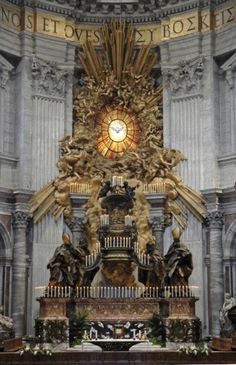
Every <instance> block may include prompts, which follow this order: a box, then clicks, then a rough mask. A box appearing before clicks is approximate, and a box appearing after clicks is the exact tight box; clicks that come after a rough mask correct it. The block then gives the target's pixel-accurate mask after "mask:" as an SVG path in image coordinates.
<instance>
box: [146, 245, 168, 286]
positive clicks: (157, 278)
mask: <svg viewBox="0 0 236 365" xmlns="http://www.w3.org/2000/svg"><path fill="white" fill-rule="evenodd" d="M147 254H149V256H150V264H152V265H153V269H152V270H150V271H149V272H148V275H147V282H146V286H147V287H150V286H158V287H159V288H160V287H162V286H163V283H164V277H165V268H164V261H163V258H162V257H161V254H160V251H159V249H158V248H157V247H156V245H155V243H148V244H147Z"/></svg>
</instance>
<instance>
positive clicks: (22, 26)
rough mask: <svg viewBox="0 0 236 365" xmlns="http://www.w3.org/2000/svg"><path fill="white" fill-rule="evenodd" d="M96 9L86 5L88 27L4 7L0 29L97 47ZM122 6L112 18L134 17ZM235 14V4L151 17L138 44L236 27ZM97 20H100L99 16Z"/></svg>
mask: <svg viewBox="0 0 236 365" xmlns="http://www.w3.org/2000/svg"><path fill="white" fill-rule="evenodd" d="M97 5H98V4H96V6H94V4H92V5H91V4H86V9H88V7H89V8H90V10H89V14H90V24H88V23H87V24H86V23H83V22H81V19H80V18H78V19H76V20H75V21H74V20H73V21H72V20H70V19H69V18H68V17H67V16H65V14H57V15H55V13H54V12H53V11H50V12H49V11H48V12H40V11H37V12H35V10H34V9H32V8H27V10H25V11H24V12H22V11H21V9H20V7H16V6H14V7H13V6H11V5H8V4H3V5H0V19H1V27H2V28H6V29H12V30H14V31H18V32H21V31H27V32H35V33H40V34H44V35H48V36H51V37H58V38H63V39H65V40H67V41H71V42H75V43H77V44H83V43H84V42H86V41H87V40H91V41H92V42H93V43H94V44H97V45H99V44H100V37H99V28H100V25H98V24H91V23H92V20H93V14H94V19H95V17H96V16H97ZM152 5H153V4H152ZM161 5H162V4H161ZM167 5H168V4H167ZM83 6H84V3H83V4H82V3H81V7H83ZM99 6H101V14H107V16H109V14H110V8H108V7H107V4H100V5H99ZM119 6H120V5H119V4H114V10H113V14H114V13H115V14H117V15H121V14H122V15H123V14H127V15H129V14H133V11H134V10H133V6H132V4H127V9H126V10H125V12H124V11H123V10H122V9H119ZM125 6H126V5H125ZM155 6H157V5H155V4H154V8H155ZM150 9H151V8H150V7H149V10H150ZM48 10H51V9H48ZM86 11H87V10H86ZM146 11H147V7H145V6H143V4H139V13H140V15H141V14H145V12H146ZM78 14H80V15H78V16H79V17H80V16H81V13H79V12H78ZM235 14H236V4H232V5H231V6H229V5H228V6H227V5H226V6H224V7H220V8H217V7H216V8H215V9H214V10H210V9H204V10H201V11H199V9H198V10H196V11H193V10H189V12H186V11H185V12H184V13H182V14H177V15H169V17H168V18H166V17H165V19H164V18H163V19H161V16H160V17H158V18H157V19H156V17H155V16H154V17H153V16H152V18H153V19H152V20H151V16H149V17H148V19H149V18H150V19H149V20H148V24H142V25H140V24H137V26H136V43H137V44H140V45H141V44H147V43H149V42H152V43H153V45H154V46H155V45H157V44H159V43H160V42H161V41H165V40H168V39H172V38H177V37H182V36H185V35H189V34H193V33H198V32H208V31H209V32H210V31H211V30H216V31H217V30H220V29H222V28H224V27H226V26H229V25H231V24H232V23H234V22H235V21H236V15H235ZM154 15H155V14H154ZM97 19H99V16H98V17H97ZM145 19H146V18H145V17H144V18H143V19H142V23H145V21H146V20H145ZM151 22H153V24H151ZM94 23H95V21H94ZM139 23H140V21H139Z"/></svg>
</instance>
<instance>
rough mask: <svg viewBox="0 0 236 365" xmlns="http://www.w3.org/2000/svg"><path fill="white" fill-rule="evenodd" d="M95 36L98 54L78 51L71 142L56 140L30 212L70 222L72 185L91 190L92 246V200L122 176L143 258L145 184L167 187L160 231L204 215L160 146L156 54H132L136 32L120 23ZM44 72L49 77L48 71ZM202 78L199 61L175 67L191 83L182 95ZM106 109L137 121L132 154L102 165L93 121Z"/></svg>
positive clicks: (95, 209) (93, 233) (91, 228)
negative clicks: (45, 181)
mask: <svg viewBox="0 0 236 365" xmlns="http://www.w3.org/2000/svg"><path fill="white" fill-rule="evenodd" d="M100 34H101V38H102V39H103V52H101V51H100V52H98V51H97V50H96V49H95V48H94V46H93V45H92V43H90V42H87V43H86V44H85V45H84V46H83V50H82V51H81V52H80V62H81V64H82V66H83V67H84V69H85V72H86V76H84V77H82V79H81V82H80V85H79V86H76V88H75V90H74V124H73V135H72V136H65V137H64V138H63V139H62V140H61V141H60V150H61V157H60V159H59V161H58V163H57V167H58V170H59V176H58V177H57V178H56V179H55V180H54V181H53V182H52V183H50V184H49V185H48V186H46V187H45V188H44V189H43V190H42V191H41V192H39V193H36V194H35V196H34V197H33V199H32V201H31V203H32V212H33V213H34V215H35V217H34V221H36V222H37V221H38V220H39V219H41V217H42V216H43V215H44V214H45V213H46V212H48V211H49V210H51V211H52V212H53V214H54V216H55V218H58V217H59V216H60V215H61V214H62V213H63V214H64V216H65V217H66V218H67V219H70V218H71V216H72V207H71V201H70V184H71V183H87V184H90V185H91V197H90V199H89V200H88V203H87V204H86V206H85V211H86V218H87V221H88V223H87V233H88V241H89V246H90V247H95V246H96V243H97V241H98V235H97V230H98V227H99V216H100V215H101V214H102V208H101V206H100V201H99V199H98V193H99V190H100V187H101V185H102V183H103V182H105V181H108V180H111V177H112V176H113V175H122V176H123V178H124V179H125V180H127V181H129V183H131V185H130V186H137V185H138V186H139V187H138V189H136V200H135V204H134V209H133V214H134V216H135V219H136V225H137V230H138V237H139V238H138V239H139V241H140V242H139V246H140V249H142V250H143V251H145V248H146V244H147V243H148V242H153V240H154V237H153V232H152V227H151V225H150V222H149V221H148V217H149V204H148V202H147V200H146V199H145V194H144V189H143V186H144V184H158V183H159V182H160V181H161V182H162V185H163V186H164V187H165V188H164V191H163V190H162V192H164V193H165V194H166V195H167V201H166V206H165V219H166V221H165V224H170V223H171V217H172V216H174V217H175V218H176V221H177V223H178V224H179V225H180V226H181V227H182V228H185V227H186V225H187V223H186V221H187V218H186V216H187V215H186V210H190V211H191V212H192V213H193V214H194V215H195V216H196V217H197V218H198V219H199V220H201V221H202V219H203V216H204V215H205V213H206V210H205V207H204V199H203V198H202V197H201V195H200V194H198V193H196V192H195V191H193V190H192V189H191V188H189V187H187V186H186V185H185V184H184V183H183V181H182V179H181V178H180V177H179V176H178V175H177V174H176V173H174V172H173V169H174V168H175V167H176V166H177V165H178V164H179V163H180V162H181V161H183V160H185V156H184V155H183V154H182V153H181V152H180V151H179V150H176V149H168V148H166V147H164V146H163V126H162V87H161V86H159V87H156V86H155V85H154V83H153V79H152V78H151V77H150V73H151V70H152V68H153V65H154V64H155V62H156V54H155V52H154V51H153V50H152V49H151V46H143V47H142V48H141V49H140V50H139V51H137V50H135V49H134V28H133V27H132V26H131V25H129V26H127V25H126V24H125V23H122V22H120V23H111V24H110V25H106V26H104V27H103V28H102V29H101V31H100ZM114 37H118V38H119V37H120V39H122V42H121V43H119V42H118V41H117V42H118V43H119V44H123V49H122V52H121V49H118V48H117V47H116V44H118V43H117V42H112V39H113V38H114ZM134 53H135V54H136V57H135V58H134V57H133V55H134ZM104 65H105V66H104ZM190 66H191V67H190ZM44 67H45V70H47V68H48V66H47V65H46V66H44ZM34 70H35V71H34V72H35V75H36V76H37V75H38V72H41V71H40V68H39V69H38V66H37V62H36V64H35V65H34ZM45 72H46V71H45ZM50 72H51V71H50ZM50 72H49V76H48V77H49V79H50V80H51V79H52V78H53V74H51V73H50ZM202 72H203V64H202V63H201V61H200V60H198V61H197V62H196V63H195V64H194V66H192V65H189V64H188V63H186V64H185V65H181V66H180V70H179V72H178V75H179V76H178V78H179V79H189V82H188V89H191V88H193V87H194V83H195V84H196V82H195V81H196V79H197V80H198V82H201V79H202ZM46 75H47V72H46ZM64 76H65V75H64ZM64 76H63V75H61V76H60V77H62V78H63V77H64ZM46 78H47V77H46ZM50 82H51V81H50ZM49 84H50V83H49ZM47 87H49V86H47ZM104 107H109V108H113V109H114V108H121V109H122V108H123V109H124V110H127V111H128V112H130V113H131V114H132V115H135V120H136V122H137V123H138V126H139V128H140V131H141V132H140V139H139V143H138V144H137V146H136V148H135V149H133V150H131V149H129V148H127V149H126V150H125V151H124V152H122V153H119V155H117V156H115V157H113V158H105V157H104V156H102V154H100V153H99V150H98V148H97V141H98V136H99V133H100V131H99V130H98V128H96V118H97V115H98V113H100V111H101V110H102V109H103V108H104Z"/></svg>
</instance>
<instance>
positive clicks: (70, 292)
mask: <svg viewBox="0 0 236 365" xmlns="http://www.w3.org/2000/svg"><path fill="white" fill-rule="evenodd" d="M70 295H71V287H70V286H69V298H70Z"/></svg>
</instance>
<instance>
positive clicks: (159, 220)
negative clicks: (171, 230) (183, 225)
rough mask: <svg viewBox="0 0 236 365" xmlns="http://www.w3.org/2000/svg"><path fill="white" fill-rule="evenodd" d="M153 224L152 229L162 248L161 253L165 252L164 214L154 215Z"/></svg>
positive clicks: (157, 244)
mask: <svg viewBox="0 0 236 365" xmlns="http://www.w3.org/2000/svg"><path fill="white" fill-rule="evenodd" d="M151 225H152V231H153V233H154V236H155V239H156V246H157V247H158V248H159V249H160V252H161V254H163V251H164V247H163V245H164V243H163V238H164V232H165V224H164V216H161V217H152V219H151Z"/></svg>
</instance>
